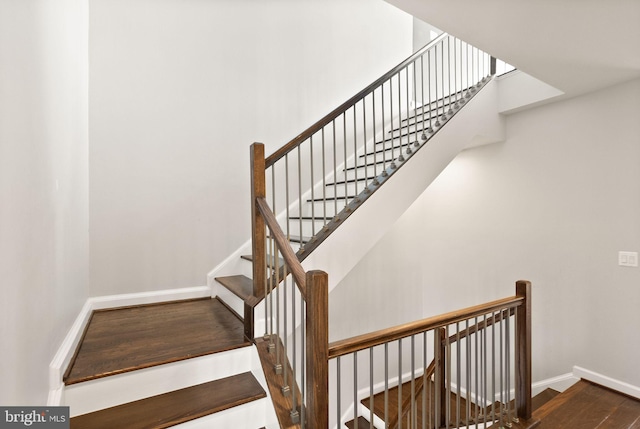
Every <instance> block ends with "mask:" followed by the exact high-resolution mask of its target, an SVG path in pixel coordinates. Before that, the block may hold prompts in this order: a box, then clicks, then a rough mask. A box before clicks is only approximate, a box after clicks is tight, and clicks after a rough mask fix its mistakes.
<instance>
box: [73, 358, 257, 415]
mask: <svg viewBox="0 0 640 429" xmlns="http://www.w3.org/2000/svg"><path fill="white" fill-rule="evenodd" d="M251 365H252V347H242V348H239V349H235V350H230V351H228V352H224V353H215V354H211V355H207V356H201V357H197V358H192V359H186V360H183V361H179V362H173V363H169V364H165V365H158V366H155V367H151V368H145V369H140V370H136V371H131V372H127V373H123V374H118V375H112V376H109V377H103V378H99V379H95V380H91V381H85V382H82V383H77V384H72V385H70V386H65V388H64V405H68V406H70V409H71V417H73V416H77V415H81V414H86V413H90V412H93V411H97V410H101V409H104V408H109V407H113V406H116V405H120V404H124V403H127V402H132V401H136V400H139V399H143V398H147V397H151V396H155V395H160V394H162V393H167V392H170V391H173V390H178V389H182V388H185V387H189V386H193V385H196V384H201V383H205V382H208V381H213V380H217V379H220V378H224V377H229V376H231V375H235V374H240V373H243V372H246V371H249V370H250V369H251Z"/></svg>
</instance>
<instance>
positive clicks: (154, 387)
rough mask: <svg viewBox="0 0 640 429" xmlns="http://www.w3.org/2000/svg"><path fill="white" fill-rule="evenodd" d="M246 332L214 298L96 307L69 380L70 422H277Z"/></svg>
mask: <svg viewBox="0 0 640 429" xmlns="http://www.w3.org/2000/svg"><path fill="white" fill-rule="evenodd" d="M243 329H244V328H243V323H242V321H241V319H239V318H238V316H237V315H236V314H234V313H233V312H232V311H231V310H229V309H228V308H227V307H226V306H225V305H224V304H223V303H222V302H221V301H220V300H218V299H210V298H209V299H198V300H188V301H176V302H168V303H160V304H155V305H145V306H139V307H125V308H119V309H112V310H106V311H96V312H95V313H94V314H93V315H92V318H91V321H90V322H89V324H88V326H87V330H86V332H85V334H84V338H83V341H82V343H81V345H80V347H79V348H78V350H77V353H76V356H75V357H74V359H73V361H72V362H71V365H70V366H69V369H68V370H67V373H66V374H65V378H64V381H65V385H66V387H65V404H66V405H68V406H70V410H71V427H72V428H86V429H92V428H110V429H112V428H131V429H136V428H164V427H170V426H179V427H188V428H211V427H242V428H251V429H257V428H259V427H272V428H275V427H277V422H276V418H275V414H274V412H273V407H272V405H271V400H270V396H269V395H268V393H267V391H266V381H265V379H264V375H263V373H262V369H261V366H260V359H259V358H258V354H257V350H256V347H255V346H254V345H253V343H252V342H251V341H249V340H248V339H247V338H246V337H245V336H244V333H243ZM239 422H241V423H239Z"/></svg>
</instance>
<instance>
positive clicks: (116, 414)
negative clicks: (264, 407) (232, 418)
mask: <svg viewBox="0 0 640 429" xmlns="http://www.w3.org/2000/svg"><path fill="white" fill-rule="evenodd" d="M265 397H266V393H265V391H264V389H263V388H262V386H260V383H258V381H257V380H256V379H255V377H254V376H253V374H251V373H250V372H245V373H243V374H238V375H233V376H231V377H227V378H223V379H219V380H215V381H210V382H208V383H203V384H199V385H196V386H191V387H187V388H185V389H180V390H175V391H173V392H169V393H164V394H162V395H158V396H153V397H151V398H145V399H141V400H139V401H135V402H129V403H127V404H122V405H118V406H115V407H112V408H107V409H104V410H100V411H96V412H93V413H89V414H84V415H81V416H76V417H73V418H71V428H77V429H80V428H82V429H113V428H127V429H152V428H154V429H155V428H166V427H170V426H174V425H177V424H180V423H184V422H186V421H189V420H193V419H197V418H200V417H204V416H207V415H210V414H213V413H216V412H219V411H222V410H226V409H228V408H232V407H235V406H237V405H241V404H245V403H248V402H251V401H255V400H257V399H261V398H265Z"/></svg>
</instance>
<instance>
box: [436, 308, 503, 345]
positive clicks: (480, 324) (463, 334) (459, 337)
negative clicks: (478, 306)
mask: <svg viewBox="0 0 640 429" xmlns="http://www.w3.org/2000/svg"><path fill="white" fill-rule="evenodd" d="M514 314H515V309H514V308H511V309H510V310H509V317H510V316H513V315H514ZM503 317H504V316H503V315H502V312H500V314H498V316H497V317H496V316H491V317H489V318H487V320H486V321H484V320H483V321H482V322H478V324H476V325H473V326H469V327H468V328H466V329H463V330H462V331H460V332H459V333H457V334H454V335H451V336H450V337H449V339H448V340H445V342H443V343H442V344H443V345H444V344H446V343H447V342H448V344H453V343H455V342H456V341H458V340H462V339H463V338H465V337H467V336H469V335H472V334H475V333H477V332H480V331H482V330H483V329H486V328H488V327H489V326H491V325H493V324H494V323H498V322H501V321H502V320H503Z"/></svg>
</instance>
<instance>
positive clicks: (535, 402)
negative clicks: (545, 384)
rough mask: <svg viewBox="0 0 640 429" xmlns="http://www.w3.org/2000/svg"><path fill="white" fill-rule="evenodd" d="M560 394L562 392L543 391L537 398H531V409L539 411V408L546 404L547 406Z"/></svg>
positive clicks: (548, 389) (549, 389)
mask: <svg viewBox="0 0 640 429" xmlns="http://www.w3.org/2000/svg"><path fill="white" fill-rule="evenodd" d="M559 394H560V392H558V391H557V390H554V389H551V388H547V389H545V390H543V391H542V392H540V393H538V394H537V395H536V396H534V397H533V398H531V409H532V410H533V411H535V410H537V409H538V408H540V407H542V406H543V405H544V404H546V403H547V402H549V401H551V400H552V399H553V398H555V397H556V396H558V395H559Z"/></svg>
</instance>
